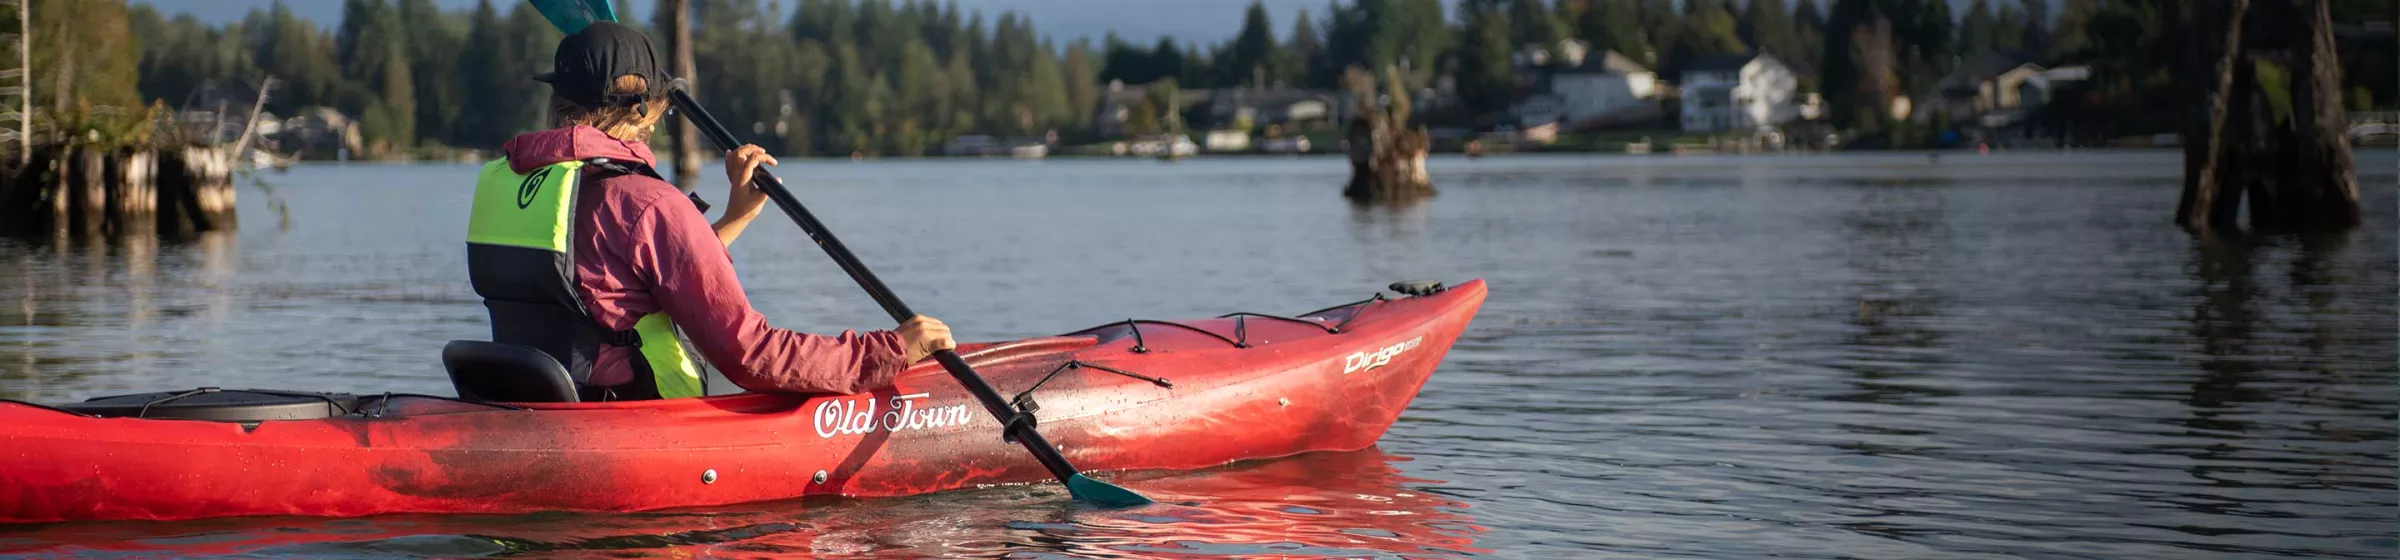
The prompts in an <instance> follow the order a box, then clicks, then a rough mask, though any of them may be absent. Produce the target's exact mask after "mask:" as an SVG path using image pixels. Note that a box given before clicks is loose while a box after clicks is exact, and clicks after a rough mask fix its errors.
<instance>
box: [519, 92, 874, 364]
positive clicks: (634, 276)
mask: <svg viewBox="0 0 2400 560" xmlns="http://www.w3.org/2000/svg"><path fill="white" fill-rule="evenodd" d="M500 149H501V151H502V152H504V153H506V154H507V156H508V162H509V166H510V167H513V168H515V169H516V172H517V173H520V174H521V173H527V172H531V171H533V170H534V169H537V168H541V167H544V166H548V165H551V164H555V163H558V162H562V161H570V160H590V159H593V158H609V159H612V160H617V161H639V162H642V163H643V164H645V165H656V161H657V159H656V158H655V157H653V156H652V155H651V154H650V146H649V145H648V144H644V143H641V142H626V141H622V140H617V139H614V138H610V137H608V135H605V134H601V133H600V131H599V130H598V129H594V128H591V127H587V126H577V127H573V128H562V129H556V130H546V131H542V132H535V133H531V134H525V135H522V136H518V137H516V138H515V139H511V140H509V141H508V143H507V144H506V145H503V146H501V148H500ZM580 190H581V191H582V194H581V195H580V200H579V201H578V202H577V203H576V205H575V242H574V247H575V276H576V279H577V286H576V287H577V290H576V291H577V295H578V296H581V297H582V298H583V305H584V309H586V310H587V311H589V312H590V313H591V314H592V318H593V319H597V320H599V321H600V324H602V325H606V326H608V327H609V328H612V329H619V330H624V329H631V328H633V324H634V321H636V320H639V319H640V318H641V317H642V316H643V315H647V314H650V313H657V312H661V311H664V312H666V314H667V317H668V318H669V319H673V320H674V321H675V325H676V326H677V327H681V328H682V329H683V333H684V336H685V337H687V338H689V339H691V341H692V345H693V346H695V347H698V349H699V350H700V355H701V357H705V358H707V359H708V363H709V364H711V365H714V366H716V368H717V370H718V371H720V372H723V373H724V374H725V378H726V379H728V380H731V381H733V383H734V384H735V385H739V386H741V387H742V388H744V389H749V390H752V391H762V392H789V393H862V392H866V391H871V390H875V389H880V388H883V387H887V386H890V385H891V383H892V377H893V376H895V375H898V374H899V373H900V370H901V369H903V368H905V367H906V366H907V363H905V361H904V360H905V358H904V357H903V355H902V354H901V350H900V349H901V344H900V336H899V335H898V334H895V333H893V332H891V331H872V332H867V333H854V332H850V331H843V332H842V334H841V335H840V336H820V335H813V334H807V333H798V332H792V331H789V330H784V329H779V328H775V327H771V326H768V325H767V320H766V318H765V317H762V316H760V315H759V314H758V311H757V310H754V309H751V308H750V299H749V297H748V296H745V295H744V294H743V293H742V283H741V281H740V280H738V279H735V278H734V273H733V258H732V256H731V255H729V254H727V253H726V252H725V246H724V244H723V243H721V242H719V241H717V235H716V231H715V230H714V229H712V228H711V227H710V226H709V222H708V219H707V218H706V217H703V216H701V215H700V210H699V209H698V208H695V207H693V205H692V203H691V201H690V200H689V199H687V198H685V197H684V194H683V191H680V190H676V188H675V186H674V185H669V184H667V183H666V182H665V181H660V180H658V179H654V178H650V177H644V176H640V175H616V176H610V177H605V178H601V179H598V180H588V181H583V182H582V183H581V186H580ZM636 352H637V350H634V349H631V348H622V347H614V346H604V347H602V349H601V350H600V355H599V357H598V359H597V360H596V361H595V362H594V363H593V365H592V376H591V380H590V383H591V384H593V385H599V386H614V385H619V384H623V383H625V382H627V381H632V380H633V372H634V370H633V360H638V359H641V358H640V356H639V355H637V354H636Z"/></svg>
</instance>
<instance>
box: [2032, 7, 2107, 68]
mask: <svg viewBox="0 0 2400 560" xmlns="http://www.w3.org/2000/svg"><path fill="white" fill-rule="evenodd" d="M2099 13H2100V0H2065V1H2064V3H2062V4H2060V5H2059V11H2058V23H2057V24H2056V25H2055V26H2054V27H2053V28H2052V30H2051V32H2050V41H2049V43H2048V44H2047V45H2045V47H2046V48H2045V49H2044V52H2047V53H2048V54H2049V57H2050V59H2051V60H2068V59H2071V58H2075V57H2079V56H2083V55H2084V54H2085V49H2086V48H2089V47H2090V45H2091V38H2090V37H2089V36H2087V35H2086V33H2087V32H2088V31H2089V29H2090V27H2091V23H2092V17H2093V16H2096V15H2098V14H2099Z"/></svg>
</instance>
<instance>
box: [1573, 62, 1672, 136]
mask: <svg viewBox="0 0 2400 560" xmlns="http://www.w3.org/2000/svg"><path fill="white" fill-rule="evenodd" d="M1550 94H1551V95H1555V96H1558V100H1559V103H1560V104H1561V105H1563V108H1562V109H1563V111H1564V113H1565V114H1564V115H1563V116H1564V118H1563V119H1562V120H1565V121H1566V122H1568V123H1570V124H1572V123H1578V122H1583V121H1587V120H1591V119H1595V118H1599V117H1603V116H1606V115H1610V114H1613V113H1619V112H1623V111H1625V110H1627V109H1633V108H1640V107H1644V106H1647V105H1649V104H1650V103H1651V100H1653V99H1655V98H1657V97H1658V73H1656V72H1651V71H1650V69H1649V68H1644V67H1642V65H1641V63H1638V62H1634V61H1633V59H1631V58H1627V57H1626V56H1625V55H1623V54H1618V53H1617V52H1616V51H1608V52H1605V53H1601V55H1600V56H1599V57H1597V58H1591V59H1589V63H1587V64H1584V65H1582V66H1577V67H1575V68H1573V69H1570V70H1566V71H1563V72H1559V73H1558V74H1556V75H1553V76H1551V77H1550Z"/></svg>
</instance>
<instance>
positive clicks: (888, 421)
mask: <svg viewBox="0 0 2400 560" xmlns="http://www.w3.org/2000/svg"><path fill="white" fill-rule="evenodd" d="M927 395H928V393H913V394H907V395H900V396H895V397H892V401H891V404H890V406H891V410H886V411H883V414H880V415H879V414H876V413H875V408H876V407H875V399H871V398H869V399H841V400H832V401H825V402H824V403H822V404H818V405H817V414H816V416H817V437H826V438H830V437H833V436H836V435H860V434H866V433H872V432H874V431H876V430H883V431H887V432H898V431H901V430H922V429H926V428H940V427H944V426H957V425H962V424H966V423H967V422H968V421H970V420H973V419H974V416H972V415H971V414H969V413H968V412H967V405H963V404H954V405H950V406H919V405H918V404H917V401H918V400H919V399H923V398H925V397H926V396H927Z"/></svg>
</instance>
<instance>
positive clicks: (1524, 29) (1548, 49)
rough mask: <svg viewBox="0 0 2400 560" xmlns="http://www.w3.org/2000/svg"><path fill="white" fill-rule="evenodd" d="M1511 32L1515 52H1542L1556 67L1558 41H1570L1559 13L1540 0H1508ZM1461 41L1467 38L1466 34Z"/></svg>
mask: <svg viewBox="0 0 2400 560" xmlns="http://www.w3.org/2000/svg"><path fill="white" fill-rule="evenodd" d="M1462 11H1463V10H1462ZM1461 16H1462V17H1463V16H1464V14H1461ZM1508 29H1509V31H1508V39H1509V43H1510V46H1511V47H1512V50H1514V48H1535V49H1540V50H1541V51H1542V52H1545V53H1548V54H1549V57H1550V60H1551V61H1552V63H1553V64H1557V63H1558V60H1559V55H1560V54H1561V53H1559V52H1558V42H1559V41H1561V40H1565V39H1566V38H1567V30H1566V27H1565V26H1564V25H1561V24H1560V23H1559V21H1558V17H1557V14H1556V13H1554V12H1552V11H1551V10H1550V9H1548V8H1545V7H1543V6H1542V2H1541V0H1509V2H1508ZM1460 38H1461V40H1465V39H1466V38H1465V36H1464V34H1461V37H1460Z"/></svg>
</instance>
